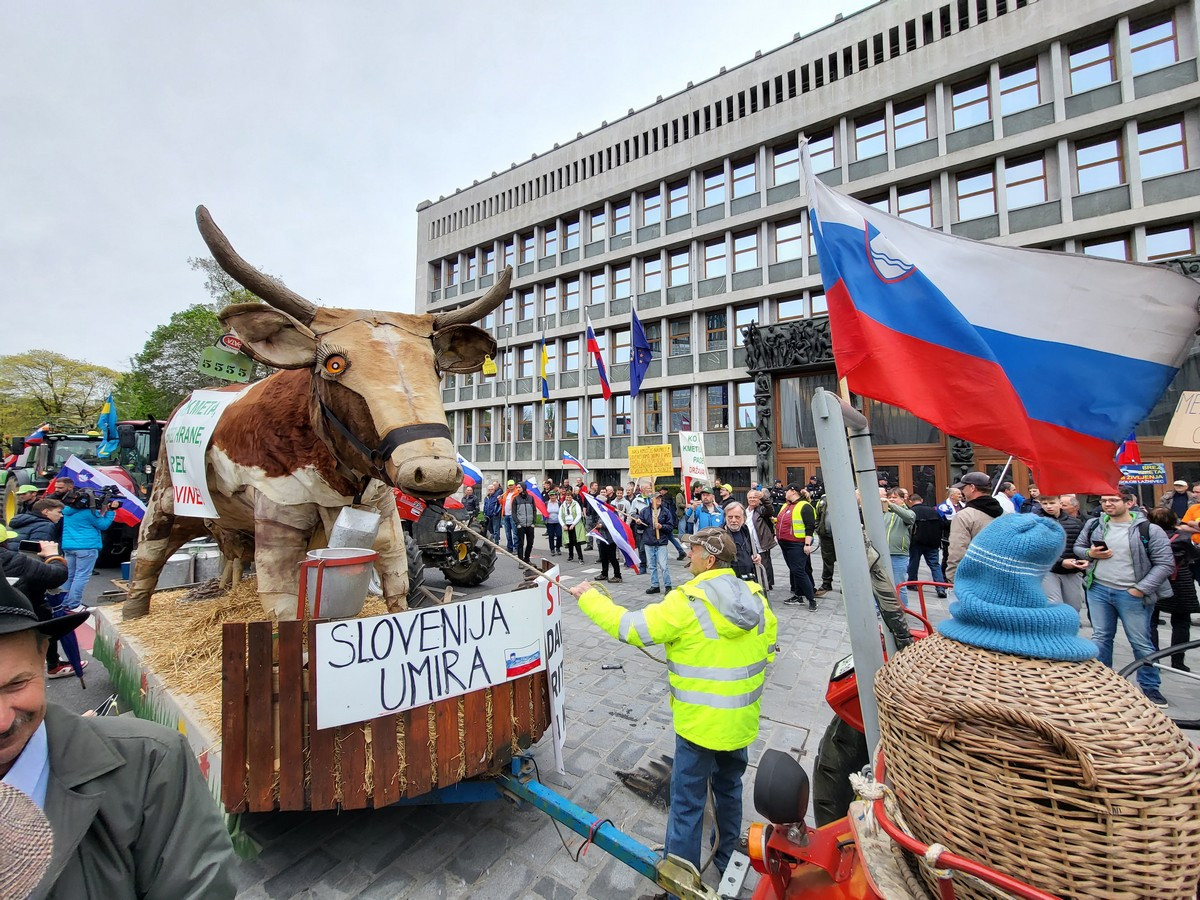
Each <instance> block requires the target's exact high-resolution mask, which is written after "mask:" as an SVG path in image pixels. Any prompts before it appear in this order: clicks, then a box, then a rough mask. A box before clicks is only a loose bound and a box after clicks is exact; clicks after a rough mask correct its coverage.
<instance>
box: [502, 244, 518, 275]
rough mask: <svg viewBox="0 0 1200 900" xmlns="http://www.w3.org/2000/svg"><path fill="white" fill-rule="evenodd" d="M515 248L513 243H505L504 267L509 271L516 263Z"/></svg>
mask: <svg viewBox="0 0 1200 900" xmlns="http://www.w3.org/2000/svg"><path fill="white" fill-rule="evenodd" d="M515 249H516V248H515V246H514V244H513V242H512V241H505V242H504V267H505V268H506V269H507V268H508V267H509V266H511V265H513V264H514V263H515V261H516V256H515Z"/></svg>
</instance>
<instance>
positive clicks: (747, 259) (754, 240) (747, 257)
mask: <svg viewBox="0 0 1200 900" xmlns="http://www.w3.org/2000/svg"><path fill="white" fill-rule="evenodd" d="M757 268H758V232H757V231H746V232H743V233H742V234H735V235H734V236H733V271H735V272H748V271H749V270H750V269H757Z"/></svg>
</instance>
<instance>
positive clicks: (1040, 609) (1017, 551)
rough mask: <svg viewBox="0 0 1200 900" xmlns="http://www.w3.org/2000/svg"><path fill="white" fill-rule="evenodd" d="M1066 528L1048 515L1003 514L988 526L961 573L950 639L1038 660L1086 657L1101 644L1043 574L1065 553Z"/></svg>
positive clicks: (946, 626) (946, 631) (944, 630)
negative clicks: (1053, 598)
mask: <svg viewBox="0 0 1200 900" xmlns="http://www.w3.org/2000/svg"><path fill="white" fill-rule="evenodd" d="M1065 540H1066V535H1065V534H1064V533H1063V530H1062V528H1061V527H1059V526H1058V525H1057V524H1056V523H1055V522H1053V521H1051V520H1050V519H1047V518H1043V517H1042V516H1028V515H1008V516H1001V517H1000V518H998V519H995V520H994V521H992V522H991V523H990V524H989V525H988V526H987V527H986V528H984V529H983V530H982V531H981V532H979V534H978V535H976V537H975V539H974V540H973V541H971V545H970V546H969V547H968V548H967V552H966V553H965V554H964V555H963V558H962V562H961V563H959V564H958V570H957V571H956V572H955V573H954V595H955V597H956V598H957V599H956V600H955V601H954V602H953V603H951V604H950V615H951V616H952V617H953V618H950V619H947V620H946V621H944V622H942V623H940V624H939V625H938V631H939V632H941V634H943V635H945V636H946V637H948V638H952V639H953V640H956V641H959V642H961V643H964V644H970V645H972V646H974V647H983V648H984V649H985V650H997V651H999V652H1000V653H1011V654H1013V655H1014V656H1030V657H1034V658H1036V659H1061V660H1072V661H1078V660H1084V659H1091V658H1092V657H1094V656H1095V655H1096V645H1095V644H1093V643H1092V642H1091V641H1089V640H1085V639H1084V638H1081V637H1079V613H1077V612H1076V611H1075V610H1074V609H1072V608H1071V607H1070V606H1067V605H1065V604H1062V603H1051V602H1050V601H1049V600H1048V599H1046V594H1045V592H1044V591H1043V590H1042V578H1043V577H1045V575H1046V573H1047V572H1049V571H1050V567H1051V566H1052V565H1054V562H1055V560H1057V559H1058V558H1059V556H1060V555H1061V554H1062V549H1063V544H1064V542H1065Z"/></svg>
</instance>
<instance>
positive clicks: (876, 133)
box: [854, 116, 887, 159]
mask: <svg viewBox="0 0 1200 900" xmlns="http://www.w3.org/2000/svg"><path fill="white" fill-rule="evenodd" d="M880 153H887V130H886V128H885V127H884V124H883V116H879V117H878V118H875V119H868V120H867V121H865V122H857V121H856V122H855V123H854V158H855V159H867V158H868V157H871V156H878V155H879V154H880Z"/></svg>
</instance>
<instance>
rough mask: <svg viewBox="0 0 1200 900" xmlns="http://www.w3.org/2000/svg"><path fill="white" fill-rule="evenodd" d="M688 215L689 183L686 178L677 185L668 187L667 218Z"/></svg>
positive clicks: (676, 183)
mask: <svg viewBox="0 0 1200 900" xmlns="http://www.w3.org/2000/svg"><path fill="white" fill-rule="evenodd" d="M687 214H688V183H687V179H686V178H685V179H684V180H683V181H677V182H675V184H669V185H667V218H669V219H674V218H675V217H676V216H686V215H687Z"/></svg>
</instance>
